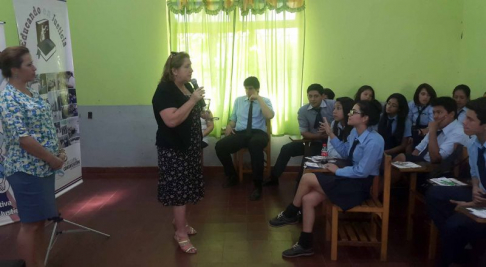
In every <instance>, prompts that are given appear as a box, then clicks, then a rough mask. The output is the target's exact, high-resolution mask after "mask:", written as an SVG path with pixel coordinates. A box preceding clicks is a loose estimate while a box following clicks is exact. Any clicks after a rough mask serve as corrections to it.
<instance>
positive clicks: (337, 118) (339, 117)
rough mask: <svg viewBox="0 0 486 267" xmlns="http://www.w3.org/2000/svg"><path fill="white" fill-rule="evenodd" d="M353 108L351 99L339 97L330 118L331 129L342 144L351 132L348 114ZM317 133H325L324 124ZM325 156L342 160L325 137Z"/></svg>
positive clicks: (329, 138) (351, 127)
mask: <svg viewBox="0 0 486 267" xmlns="http://www.w3.org/2000/svg"><path fill="white" fill-rule="evenodd" d="M353 106H354V101H353V99H351V98H349V97H339V98H338V99H336V103H335V104H334V111H333V112H332V116H333V118H334V121H333V122H332V123H331V129H332V132H333V133H334V135H335V136H337V138H338V139H339V140H341V141H342V142H347V140H348V136H349V134H350V133H351V130H353V126H351V125H348V117H349V112H350V111H351V109H352V108H353ZM319 131H321V132H325V131H326V129H325V127H324V124H323V125H322V126H321V127H320V128H319ZM327 154H328V157H329V158H333V159H342V158H343V156H341V154H339V152H338V151H337V150H336V148H334V146H333V145H332V143H331V137H327Z"/></svg>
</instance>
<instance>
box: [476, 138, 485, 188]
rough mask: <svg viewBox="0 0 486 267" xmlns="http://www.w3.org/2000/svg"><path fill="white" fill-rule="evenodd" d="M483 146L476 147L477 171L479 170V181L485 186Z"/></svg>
mask: <svg viewBox="0 0 486 267" xmlns="http://www.w3.org/2000/svg"><path fill="white" fill-rule="evenodd" d="M485 151H486V148H485V147H481V148H478V171H479V181H481V184H483V187H484V188H486V163H485V160H484V152H485Z"/></svg>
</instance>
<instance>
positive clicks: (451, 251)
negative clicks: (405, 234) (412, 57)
mask: <svg viewBox="0 0 486 267" xmlns="http://www.w3.org/2000/svg"><path fill="white" fill-rule="evenodd" d="M467 107H468V111H467V112H466V118H465V119H464V132H465V133H466V134H467V135H471V136H472V138H471V139H470V140H469V143H468V146H467V150H468V154H469V166H470V168H471V177H472V190H471V187H465V186H451V187H449V186H433V187H430V189H429V190H428V191H427V194H426V202H427V208H428V212H429V216H430V218H432V220H433V221H434V223H435V225H436V226H437V228H438V229H439V231H440V239H441V242H442V255H441V261H440V266H449V265H450V264H451V263H453V262H457V261H459V260H461V256H462V255H463V253H464V247H465V246H466V245H467V244H468V243H470V244H473V245H474V243H475V242H476V241H479V240H481V239H482V240H484V239H486V224H479V223H476V222H475V221H473V220H472V219H470V218H468V217H467V216H466V215H464V214H462V213H458V212H455V211H454V208H455V207H456V205H457V206H464V207H486V190H485V188H486V164H485V158H486V98H484V97H483V98H478V99H476V100H473V101H471V102H470V103H468V104H467Z"/></svg>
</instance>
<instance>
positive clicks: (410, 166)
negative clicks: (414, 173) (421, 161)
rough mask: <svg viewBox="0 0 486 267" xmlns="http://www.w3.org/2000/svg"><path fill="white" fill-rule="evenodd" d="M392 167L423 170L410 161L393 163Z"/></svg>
mask: <svg viewBox="0 0 486 267" xmlns="http://www.w3.org/2000/svg"><path fill="white" fill-rule="evenodd" d="M392 165H393V166H395V167H397V168H399V169H413V168H422V166H420V165H418V164H415V163H413V162H410V161H395V162H392Z"/></svg>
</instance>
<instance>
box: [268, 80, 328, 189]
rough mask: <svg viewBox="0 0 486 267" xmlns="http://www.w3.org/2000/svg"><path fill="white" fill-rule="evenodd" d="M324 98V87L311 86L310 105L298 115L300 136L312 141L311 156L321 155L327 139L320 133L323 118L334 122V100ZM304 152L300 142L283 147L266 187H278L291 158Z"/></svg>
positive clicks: (308, 92)
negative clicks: (279, 179) (323, 143)
mask: <svg viewBox="0 0 486 267" xmlns="http://www.w3.org/2000/svg"><path fill="white" fill-rule="evenodd" d="M323 97H324V88H323V87H322V85H320V84H311V85H310V86H309V88H307V99H309V104H306V105H304V106H302V107H301V108H300V109H299V112H298V113H297V116H298V117H297V118H298V120H299V129H300V134H301V135H302V137H303V138H304V139H307V140H312V143H311V144H310V149H311V151H310V153H311V155H318V154H319V152H320V151H321V149H322V142H323V141H324V140H326V138H327V135H326V133H325V132H318V130H319V126H320V122H324V120H323V117H326V118H327V120H328V121H332V120H333V117H332V111H333V110H334V100H324V99H323ZM304 150H305V147H304V144H303V143H300V142H290V143H288V144H286V145H284V146H282V148H281V149H280V154H278V158H277V162H276V163H275V166H273V169H272V173H271V174H270V178H269V179H268V180H267V181H266V182H265V183H264V185H265V186H269V185H278V178H279V177H280V175H282V173H283V172H284V170H285V167H286V166H287V163H288V162H289V160H290V158H291V157H296V156H302V155H304ZM306 156H307V155H306ZM298 177H299V178H300V177H302V173H299V176H298Z"/></svg>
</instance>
